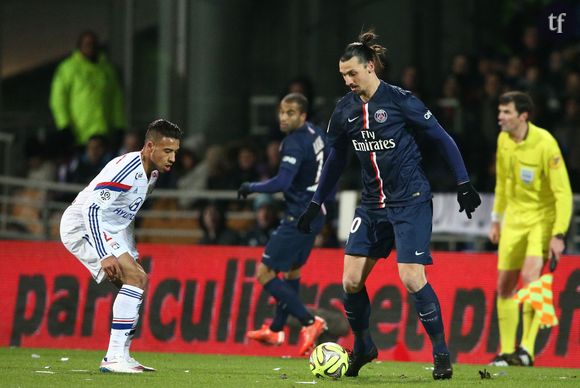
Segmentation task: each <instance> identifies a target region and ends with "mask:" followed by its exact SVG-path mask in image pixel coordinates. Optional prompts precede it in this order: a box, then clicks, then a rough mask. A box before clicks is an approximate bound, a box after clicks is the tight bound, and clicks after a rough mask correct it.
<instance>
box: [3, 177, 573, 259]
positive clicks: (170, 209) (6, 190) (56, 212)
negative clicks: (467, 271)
mask: <svg viewBox="0 0 580 388" xmlns="http://www.w3.org/2000/svg"><path fill="white" fill-rule="evenodd" d="M83 187H84V186H83V185H77V184H63V183H56V182H48V181H34V180H28V179H23V178H14V177H8V176H0V188H2V190H0V192H1V193H2V195H1V196H0V206H1V207H0V239H24V240H57V239H59V233H58V230H59V224H60V216H61V214H62V212H63V211H64V210H65V209H66V208H67V206H68V205H69V201H64V200H59V197H62V196H63V194H68V195H69V197H71V196H74V195H76V193H78V192H79V191H80V190H82V189H83ZM353 196H354V197H356V196H357V195H356V194H355V193H349V194H347V195H344V196H343V195H339V196H338V200H339V202H340V201H341V198H349V200H351V201H352V198H353ZM437 196H441V197H444V196H446V194H436V197H437ZM276 198H277V199H278V200H279V199H280V198H281V196H277V197H276ZM179 199H187V200H218V201H219V200H223V201H226V202H230V203H235V202H236V201H235V199H236V192H235V191H229V190H225V191H213V190H212V191H207V190H205V191H191V190H167V189H157V190H155V191H154V192H153V193H152V194H151V195H150V196H149V197H148V202H149V206H147V207H146V208H144V209H142V210H140V211H139V217H138V220H139V222H138V224H137V227H136V229H135V233H136V236H137V238H138V240H140V241H150V242H166V243H175V242H178V243H195V242H196V241H197V240H199V238H201V236H202V230H201V227H200V226H199V223H198V219H199V216H200V211H199V210H189V209H182V208H180V207H179V205H178V201H179ZM161 203H165V204H166V206H156V204H161ZM167 204H170V205H169V206H167ZM338 208H339V213H343V208H344V206H340V204H339V206H338ZM435 217H436V216H435ZM226 218H227V219H228V221H229V223H230V224H231V225H234V228H242V229H243V228H244V227H248V226H251V225H252V223H253V221H254V219H255V214H254V212H253V211H252V210H247V209H238V208H234V209H233V210H232V209H230V210H227V214H226ZM341 218H344V219H345V220H347V222H349V225H350V220H351V219H352V217H351V218H349V216H348V215H346V217H345V216H344V214H342V215H341V214H339V220H340V219H341ZM339 237H340V236H339ZM567 238H568V241H567V243H568V244H567V246H568V253H578V252H580V195H574V213H573V216H572V221H571V224H570V230H569V233H568V236H567ZM432 242H433V243H434V244H435V246H436V247H437V248H438V249H446V250H458V249H469V250H474V251H481V250H484V249H485V247H486V237H485V235H483V234H482V233H481V230H479V231H478V232H476V233H474V232H473V230H471V231H470V230H467V229H466V230H465V231H463V232H461V233H460V232H449V229H448V228H438V227H437V224H436V222H435V223H434V231H433V239H432Z"/></svg>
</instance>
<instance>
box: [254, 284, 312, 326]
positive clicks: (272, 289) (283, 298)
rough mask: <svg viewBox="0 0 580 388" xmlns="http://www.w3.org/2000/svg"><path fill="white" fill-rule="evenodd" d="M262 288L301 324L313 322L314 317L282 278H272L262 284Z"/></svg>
mask: <svg viewBox="0 0 580 388" xmlns="http://www.w3.org/2000/svg"><path fill="white" fill-rule="evenodd" d="M264 289H265V290H266V291H268V292H269V293H270V295H272V296H273V297H274V299H276V302H277V303H282V304H284V305H286V311H288V313H289V314H291V315H293V316H295V317H296V318H297V319H298V320H299V321H300V323H302V325H304V326H309V325H311V324H312V322H314V317H313V316H312V314H310V313H309V312H308V310H306V307H304V305H303V304H302V302H301V301H300V298H299V297H298V293H296V291H294V290H293V289H292V287H290V286H289V285H288V284H286V283H285V282H283V281H282V280H280V279H278V278H274V279H272V280H270V281H269V282H268V283H266V284H264Z"/></svg>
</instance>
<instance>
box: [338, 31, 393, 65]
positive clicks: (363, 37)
mask: <svg viewBox="0 0 580 388" xmlns="http://www.w3.org/2000/svg"><path fill="white" fill-rule="evenodd" d="M378 37H379V36H378V35H377V34H375V31H374V29H370V30H368V31H363V32H361V34H360V35H359V36H358V42H353V43H350V44H349V45H348V46H346V49H345V50H344V54H342V56H341V57H340V61H341V62H345V61H348V60H349V59H351V58H352V57H358V58H359V60H360V61H361V63H364V64H367V63H368V62H369V61H372V62H373V63H374V64H375V69H376V72H377V73H381V71H382V70H383V69H384V64H383V61H382V60H381V57H383V56H384V55H385V53H386V52H387V49H386V48H385V47H383V46H381V45H380V44H371V43H372V42H373V41H374V40H375V39H377V38H378Z"/></svg>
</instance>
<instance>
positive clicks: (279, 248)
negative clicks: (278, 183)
mask: <svg viewBox="0 0 580 388" xmlns="http://www.w3.org/2000/svg"><path fill="white" fill-rule="evenodd" d="M324 220H325V216H324V215H322V214H321V215H319V216H318V217H317V218H316V219H315V220H314V221H313V222H312V228H311V229H312V232H311V233H308V234H306V233H302V232H301V231H299V230H298V228H296V225H297V223H298V220H297V219H296V218H294V217H288V216H287V217H284V219H283V220H282V222H280V225H279V226H278V228H276V230H275V231H274V232H273V233H272V236H270V240H268V244H266V250H265V251H264V254H263V255H262V263H264V264H265V265H266V266H268V267H269V268H271V269H273V270H275V271H278V272H288V271H290V270H291V269H296V268H299V267H302V266H303V265H304V264H305V263H306V260H308V256H309V255H310V251H311V250H312V247H313V246H314V239H315V238H316V235H317V234H318V233H320V231H321V230H322V226H323V225H324Z"/></svg>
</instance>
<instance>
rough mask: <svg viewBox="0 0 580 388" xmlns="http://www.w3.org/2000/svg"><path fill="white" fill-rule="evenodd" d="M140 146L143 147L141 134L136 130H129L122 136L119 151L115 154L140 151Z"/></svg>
mask: <svg viewBox="0 0 580 388" xmlns="http://www.w3.org/2000/svg"><path fill="white" fill-rule="evenodd" d="M141 148H143V135H141V134H140V133H139V132H137V131H130V132H127V133H125V135H124V136H123V143H122V144H121V148H119V151H117V156H118V155H124V154H127V153H129V152H135V151H140V150H141Z"/></svg>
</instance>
